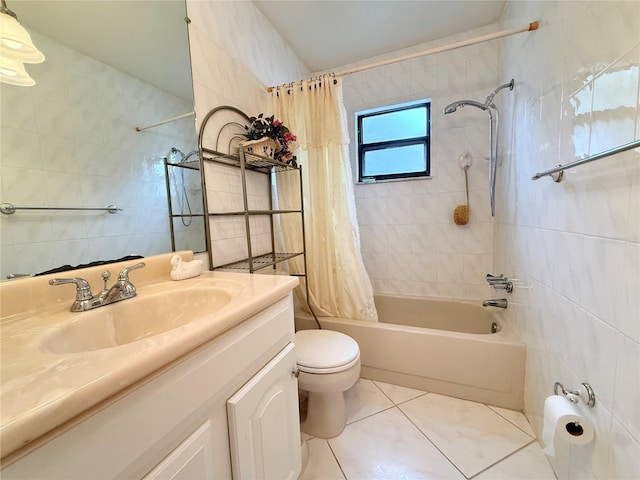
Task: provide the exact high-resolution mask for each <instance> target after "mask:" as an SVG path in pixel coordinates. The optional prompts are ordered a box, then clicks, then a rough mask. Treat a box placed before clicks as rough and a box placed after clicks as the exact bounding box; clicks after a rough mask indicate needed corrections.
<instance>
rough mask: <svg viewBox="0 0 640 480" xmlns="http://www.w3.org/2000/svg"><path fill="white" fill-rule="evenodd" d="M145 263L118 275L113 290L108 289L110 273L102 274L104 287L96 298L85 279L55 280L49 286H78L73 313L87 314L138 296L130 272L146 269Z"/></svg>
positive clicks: (50, 281) (125, 269)
mask: <svg viewBox="0 0 640 480" xmlns="http://www.w3.org/2000/svg"><path fill="white" fill-rule="evenodd" d="M144 266H145V264H144V262H140V263H136V264H135V265H131V266H130V267H125V268H123V269H122V271H121V272H120V274H119V275H118V280H117V281H116V283H114V284H113V285H112V286H111V288H109V289H107V281H108V280H109V277H110V276H111V273H109V271H108V270H107V271H105V272H103V273H102V280H103V281H104V287H103V289H102V291H101V292H100V294H98V295H97V296H94V295H93V294H92V293H91V286H90V285H89V282H87V281H86V280H85V279H84V278H80V277H73V278H54V279H51V280H49V285H64V284H67V283H75V284H76V299H75V301H74V302H73V304H72V305H71V309H70V310H71V311H72V312H85V311H87V310H92V309H94V308H98V307H104V306H105V305H109V304H111V303H114V302H119V301H120V300H126V299H127V298H133V297H135V296H136V287H135V286H134V285H133V284H132V283H131V282H130V281H129V272H130V271H131V270H134V269H136V268H142V267H144Z"/></svg>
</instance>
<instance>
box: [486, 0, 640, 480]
mask: <svg viewBox="0 0 640 480" xmlns="http://www.w3.org/2000/svg"><path fill="white" fill-rule="evenodd" d="M639 12H640V10H639V6H638V5H637V2H606V3H598V2H509V3H508V4H507V6H506V8H505V11H504V12H503V15H502V20H501V28H502V27H507V26H513V25H514V22H519V21H521V20H524V19H525V18H538V19H540V29H539V30H538V31H536V32H535V33H534V34H533V35H514V36H511V37H508V38H505V39H503V40H501V41H500V54H499V71H500V73H499V75H500V77H501V78H509V77H514V78H515V79H516V88H515V90H514V95H513V96H512V97H505V98H509V99H511V98H512V99H513V100H514V102H513V104H511V105H510V109H511V110H512V111H509V110H507V111H508V112H509V113H508V114H507V115H503V116H502V118H505V117H507V120H506V122H504V123H503V125H506V126H505V129H504V130H501V135H502V138H503V141H505V142H508V150H509V152H510V156H508V157H505V160H506V161H507V162H508V163H507V164H506V165H503V166H501V168H500V169H499V178H498V188H499V190H500V191H499V195H498V198H499V199H500V205H501V208H499V209H498V218H497V222H496V231H495V244H494V258H495V261H494V265H499V266H501V267H506V268H509V269H512V270H513V271H514V272H517V273H514V274H517V276H518V277H521V278H524V279H525V282H524V285H525V286H527V288H526V289H521V290H517V291H516V292H514V298H517V299H518V304H522V305H528V308H517V309H512V308H511V306H512V304H513V303H515V302H512V303H511V304H510V307H509V308H508V309H507V310H506V311H505V312H504V315H505V317H506V320H507V321H509V322H510V323H511V324H512V325H514V326H516V329H517V330H518V331H519V333H520V334H521V335H522V336H523V339H524V340H525V342H526V344H527V373H526V378H525V399H524V403H525V413H526V415H527V417H528V418H530V419H531V420H533V425H534V426H535V430H536V432H538V434H539V433H540V427H541V408H542V407H541V406H542V404H543V402H544V397H545V396H546V395H548V394H549V390H550V388H551V386H552V385H553V382H554V381H556V380H560V381H562V382H563V383H565V385H566V384H567V383H569V384H572V385H576V386H577V385H578V384H579V383H580V382H583V381H586V382H590V383H591V384H592V386H594V388H595V390H596V391H597V394H596V395H597V398H598V400H597V402H598V403H597V405H596V408H594V409H591V410H589V415H591V417H592V418H593V422H594V424H595V425H596V428H597V431H598V434H597V437H596V440H595V441H594V442H593V443H592V444H590V445H588V446H585V447H571V448H562V449H560V450H558V452H557V455H556V457H555V458H554V459H553V460H552V465H553V467H554V471H555V473H556V475H557V477H558V478H559V479H560V480H563V479H567V478H635V477H636V476H638V475H639V474H640V472H639V468H640V466H639V464H638V460H637V458H638V454H639V450H638V438H637V437H638V432H637V428H635V425H636V424H637V423H638V419H637V418H636V417H637V411H638V410H637V398H638V392H636V391H634V389H635V387H636V386H637V383H638V382H637V378H638V376H639V375H640V369H639V368H640V367H639V366H638V355H639V353H638V335H640V332H639V330H640V322H639V321H638V314H637V312H638V308H639V307H638V304H637V302H638V295H637V292H638V290H639V288H640V287H639V286H638V282H639V281H640V279H639V278H640V272H639V270H638V269H639V268H640V267H639V266H638V265H639V264H640V260H639V258H640V257H639V253H638V252H639V251H640V247H639V246H638V233H636V231H638V230H640V221H639V220H638V217H639V216H638V215H637V214H635V212H637V211H638V208H640V195H638V194H637V192H636V190H637V188H636V187H637V185H638V178H640V177H638V174H637V170H636V169H637V166H636V164H637V162H634V161H633V160H632V157H637V153H635V154H633V155H631V154H628V155H624V154H621V155H617V156H614V157H610V158H607V159H606V160H601V161H599V162H595V163H592V164H589V165H584V166H582V167H578V168H575V169H572V170H567V171H566V172H565V179H564V180H563V181H562V183H559V184H556V183H554V182H552V181H551V180H549V179H546V178H545V179H541V180H538V181H536V182H532V181H531V180H530V177H531V175H532V174H533V173H534V172H536V171H541V170H544V169H546V168H550V167H552V166H553V165H555V164H560V163H567V162H570V161H573V160H575V159H576V158H580V157H582V156H585V155H589V154H594V153H598V152H599V151H600V150H602V149H606V148H609V147H611V146H613V143H626V142H628V141H630V139H631V138H630V137H632V136H635V137H636V138H637V136H638V130H637V127H635V128H636V129H635V131H634V130H633V129H634V126H635V125H636V123H637V118H638V102H637V98H638V94H637V93H635V89H636V86H635V84H636V82H637V75H638V71H639V68H640V60H638V53H637V51H636V50H637V48H638V47H637V46H638V36H637V26H638V13H639ZM623 17H624V18H623ZM634 28H635V30H632V29H634ZM610 72H611V73H610ZM614 72H622V73H619V74H617V73H614ZM625 72H626V73H625ZM618 75H619V76H620V77H619V78H620V80H619V81H618V82H616V84H617V87H616V88H613V89H612V88H610V87H609V86H608V82H609V81H610V78H611V76H618ZM501 113H502V112H501ZM509 115H511V116H512V117H511V118H509ZM634 115H635V120H633V118H634ZM632 124H633V125H634V126H632ZM558 132H559V134H558ZM605 162H606V163H605ZM603 165H606V167H607V168H603ZM505 273H506V274H507V275H508V276H511V273H510V272H509V271H507V272H505ZM632 291H633V292H635V293H631V292H632ZM614 372H615V375H614ZM595 385H597V387H596V386H595ZM632 403H633V404H634V406H633V407H632V406H631V404H632ZM630 425H631V427H629V426H630Z"/></svg>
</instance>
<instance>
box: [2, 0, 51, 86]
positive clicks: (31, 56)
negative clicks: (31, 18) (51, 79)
mask: <svg viewBox="0 0 640 480" xmlns="http://www.w3.org/2000/svg"><path fill="white" fill-rule="evenodd" d="M1 1H2V3H1V6H0V81H2V82H4V83H9V84H11V85H21V86H31V85H35V81H34V80H33V79H32V78H31V77H30V76H29V74H28V73H27V71H26V70H25V69H24V65H23V64H24V63H41V62H43V61H44V55H43V54H42V52H41V51H40V50H38V49H37V48H36V46H35V45H34V44H33V41H32V40H31V36H30V35H29V32H27V31H26V30H25V29H24V27H23V26H22V25H20V23H19V22H18V17H17V15H16V14H15V13H13V12H12V11H11V10H9V8H8V7H7V2H6V1H5V0H1Z"/></svg>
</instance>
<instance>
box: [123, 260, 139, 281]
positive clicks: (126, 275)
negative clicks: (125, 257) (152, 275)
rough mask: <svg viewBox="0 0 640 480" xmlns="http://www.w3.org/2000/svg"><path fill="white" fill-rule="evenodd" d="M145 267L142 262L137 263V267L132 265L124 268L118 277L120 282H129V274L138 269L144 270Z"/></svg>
mask: <svg viewBox="0 0 640 480" xmlns="http://www.w3.org/2000/svg"><path fill="white" fill-rule="evenodd" d="M145 265H146V264H145V263H144V262H140V263H136V264H135V265H131V266H130V267H124V268H123V269H122V271H121V272H120V275H118V281H119V282H128V281H129V272H130V271H131V270H135V269H137V268H142V267H144V266H145Z"/></svg>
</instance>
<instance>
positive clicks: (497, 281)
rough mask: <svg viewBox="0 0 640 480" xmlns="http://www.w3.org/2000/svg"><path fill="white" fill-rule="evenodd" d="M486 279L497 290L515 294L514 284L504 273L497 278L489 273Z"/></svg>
mask: <svg viewBox="0 0 640 480" xmlns="http://www.w3.org/2000/svg"><path fill="white" fill-rule="evenodd" d="M486 279H487V282H488V283H489V285H491V286H492V287H493V288H494V289H495V290H506V291H507V293H511V292H513V282H511V280H509V279H508V278H507V277H505V276H504V274H502V273H501V274H500V275H499V276H497V277H496V276H495V275H491V274H490V273H487V276H486Z"/></svg>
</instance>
